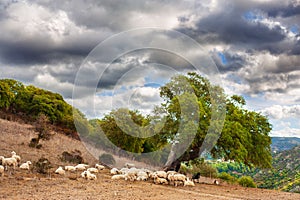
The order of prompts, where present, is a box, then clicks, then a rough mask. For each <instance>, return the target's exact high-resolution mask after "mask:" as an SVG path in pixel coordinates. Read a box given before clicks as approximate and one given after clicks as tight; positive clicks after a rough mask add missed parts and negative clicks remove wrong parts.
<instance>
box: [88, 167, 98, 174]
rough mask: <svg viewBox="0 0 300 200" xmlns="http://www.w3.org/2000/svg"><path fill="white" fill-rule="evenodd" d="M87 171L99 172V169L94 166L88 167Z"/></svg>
mask: <svg viewBox="0 0 300 200" xmlns="http://www.w3.org/2000/svg"><path fill="white" fill-rule="evenodd" d="M87 171H89V172H91V173H98V172H99V170H98V169H96V168H94V167H90V168H88V169H87Z"/></svg>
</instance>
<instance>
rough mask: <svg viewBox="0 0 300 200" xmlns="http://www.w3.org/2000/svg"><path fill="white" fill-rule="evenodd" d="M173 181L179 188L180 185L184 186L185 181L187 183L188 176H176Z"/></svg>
mask: <svg viewBox="0 0 300 200" xmlns="http://www.w3.org/2000/svg"><path fill="white" fill-rule="evenodd" d="M171 179H172V181H174V183H175V186H178V184H184V181H186V176H185V175H183V174H174V175H173V178H171Z"/></svg>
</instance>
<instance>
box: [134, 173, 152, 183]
mask: <svg viewBox="0 0 300 200" xmlns="http://www.w3.org/2000/svg"><path fill="white" fill-rule="evenodd" d="M148 178H149V177H148V174H147V173H146V172H144V171H139V172H138V173H137V178H136V180H137V181H147V180H148Z"/></svg>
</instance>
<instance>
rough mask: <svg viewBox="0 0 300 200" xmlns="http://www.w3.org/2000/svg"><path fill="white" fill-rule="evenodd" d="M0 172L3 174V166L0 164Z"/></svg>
mask: <svg viewBox="0 0 300 200" xmlns="http://www.w3.org/2000/svg"><path fill="white" fill-rule="evenodd" d="M0 174H1V176H4V167H3V166H2V165H0Z"/></svg>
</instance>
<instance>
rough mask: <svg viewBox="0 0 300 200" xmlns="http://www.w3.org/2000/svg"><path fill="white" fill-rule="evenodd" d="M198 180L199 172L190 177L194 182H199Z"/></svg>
mask: <svg viewBox="0 0 300 200" xmlns="http://www.w3.org/2000/svg"><path fill="white" fill-rule="evenodd" d="M199 178H200V172H197V173H196V174H193V176H192V180H194V181H197V182H198V181H199Z"/></svg>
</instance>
